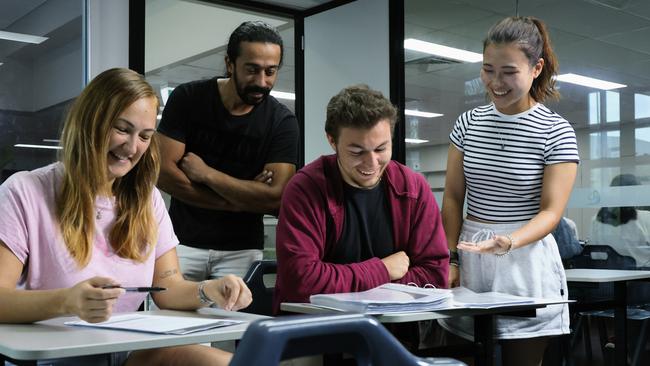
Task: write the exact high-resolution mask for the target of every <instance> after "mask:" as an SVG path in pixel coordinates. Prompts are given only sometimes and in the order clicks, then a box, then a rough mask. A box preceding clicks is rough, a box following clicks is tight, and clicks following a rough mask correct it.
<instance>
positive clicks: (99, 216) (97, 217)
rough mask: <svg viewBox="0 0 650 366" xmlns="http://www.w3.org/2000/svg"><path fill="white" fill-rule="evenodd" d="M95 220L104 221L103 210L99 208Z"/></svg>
mask: <svg viewBox="0 0 650 366" xmlns="http://www.w3.org/2000/svg"><path fill="white" fill-rule="evenodd" d="M95 219H97V220H101V219H102V209H101V208H97V215H95Z"/></svg>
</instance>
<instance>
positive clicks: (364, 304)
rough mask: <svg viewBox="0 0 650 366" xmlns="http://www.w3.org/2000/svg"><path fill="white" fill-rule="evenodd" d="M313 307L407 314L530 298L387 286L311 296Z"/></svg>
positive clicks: (514, 302) (483, 306)
mask: <svg viewBox="0 0 650 366" xmlns="http://www.w3.org/2000/svg"><path fill="white" fill-rule="evenodd" d="M309 300H310V302H311V303H312V304H313V305H317V306H324V307H329V308H334V309H339V310H343V311H351V312H358V313H366V314H387V313H407V312H417V311H440V310H451V309H458V308H464V309H490V308H495V307H501V306H511V305H520V304H532V303H534V302H535V301H536V300H537V299H535V298H533V297H524V296H515V295H509V294H504V293H500V292H482V293H477V292H474V291H472V290H470V289H468V288H465V287H455V288H454V289H452V290H448V289H438V288H419V287H414V286H407V285H401V284H395V283H387V284H384V285H381V286H379V287H375V288H373V289H371V290H368V291H362V292H346V293H339V294H322V295H312V296H310V298H309Z"/></svg>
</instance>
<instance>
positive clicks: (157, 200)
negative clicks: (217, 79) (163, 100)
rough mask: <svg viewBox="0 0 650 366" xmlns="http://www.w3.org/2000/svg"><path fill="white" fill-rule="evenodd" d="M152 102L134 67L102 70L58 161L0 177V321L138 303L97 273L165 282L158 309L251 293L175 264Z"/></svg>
mask: <svg viewBox="0 0 650 366" xmlns="http://www.w3.org/2000/svg"><path fill="white" fill-rule="evenodd" d="M157 111H158V99H157V98H156V94H155V92H154V91H153V89H152V88H151V86H150V85H149V84H148V83H147V82H146V81H145V80H144V78H143V77H142V76H141V75H139V74H137V73H136V72H134V71H131V70H128V69H111V70H107V71H105V72H103V73H101V74H100V75H98V76H97V77H96V78H95V79H94V80H93V81H92V82H91V83H90V84H88V86H87V87H86V88H85V89H84V90H83V92H82V93H81V95H80V96H79V97H78V98H77V99H76V101H75V102H74V103H73V105H72V107H71V109H70V112H69V113H68V115H67V118H66V120H65V124H64V129H63V134H62V137H61V143H62V145H63V150H62V155H61V161H60V162H57V163H54V164H51V165H48V166H46V167H43V168H39V169H36V170H34V171H31V172H19V173H16V174H14V175H13V176H11V177H10V178H9V179H8V180H7V181H6V182H5V183H4V184H3V185H2V186H0V322H2V323H30V322H35V321H39V320H44V319H49V318H53V317H57V316H63V315H70V314H72V315H76V316H78V317H80V318H81V319H83V320H86V321H88V322H102V321H105V320H107V319H109V318H110V316H111V314H112V313H113V312H124V311H135V310H137V308H138V306H139V305H140V304H141V303H142V301H143V299H144V296H145V295H144V294H142V293H125V292H124V290H123V289H120V288H112V289H104V288H103V287H104V286H106V285H120V286H159V287H165V288H167V291H164V292H160V293H156V294H154V295H153V297H154V300H155V302H156V304H157V305H158V306H159V307H160V308H166V309H179V310H181V309H182V310H191V309H197V308H199V307H202V306H206V305H210V304H212V303H216V304H217V305H218V306H220V307H222V308H224V309H228V310H238V309H241V308H244V307H246V306H248V304H250V302H251V293H250V291H249V289H248V288H247V287H246V285H245V284H244V282H243V281H242V280H241V278H239V277H236V276H232V275H229V276H226V277H223V278H220V279H217V280H208V281H203V282H201V283H196V282H191V281H186V280H184V279H183V277H182V275H181V273H180V271H179V268H178V260H177V257H176V249H175V247H176V245H177V244H178V239H177V238H176V236H175V235H174V232H173V229H172V226H171V222H170V220H169V216H168V215H167V212H166V210H165V205H164V202H163V200H162V198H161V196H160V193H159V192H158V190H157V189H156V188H155V187H154V183H155V182H156V179H157V177H158V171H159V153H158V146H157V142H156V135H155V127H156V115H157ZM230 357H231V354H229V353H227V352H223V351H221V350H218V349H215V348H211V347H205V346H200V345H191V346H182V347H170V348H161V349H154V350H145V351H136V352H131V353H130V354H126V353H125V354H119V355H114V354H113V355H109V356H101V357H97V356H89V357H85V358H84V357H82V358H79V359H78V360H77V359H75V360H73V362H74V363H75V364H86V365H90V364H93V365H96V364H104V365H121V364H125V365H131V364H133V365H145V364H166V365H173V364H179V365H180V364H182V365H202V364H210V365H226V364H227V363H228V362H229V360H230ZM67 362H70V360H67ZM54 364H56V361H55V362H54Z"/></svg>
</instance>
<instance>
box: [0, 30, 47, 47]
mask: <svg viewBox="0 0 650 366" xmlns="http://www.w3.org/2000/svg"><path fill="white" fill-rule="evenodd" d="M0 39H6V40H8V41H15V42H24V43H34V44H39V43H42V42H43V41H45V40H47V37H41V36H33V35H31V34H24V33H14V32H7V31H0Z"/></svg>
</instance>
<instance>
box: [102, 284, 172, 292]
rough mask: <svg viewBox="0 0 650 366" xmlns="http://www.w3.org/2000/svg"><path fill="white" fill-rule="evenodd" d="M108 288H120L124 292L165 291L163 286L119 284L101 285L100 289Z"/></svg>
mask: <svg viewBox="0 0 650 366" xmlns="http://www.w3.org/2000/svg"><path fill="white" fill-rule="evenodd" d="M109 288H121V289H124V291H126V292H160V291H165V290H167V289H166V288H164V287H123V286H120V285H105V286H102V289H109Z"/></svg>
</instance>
